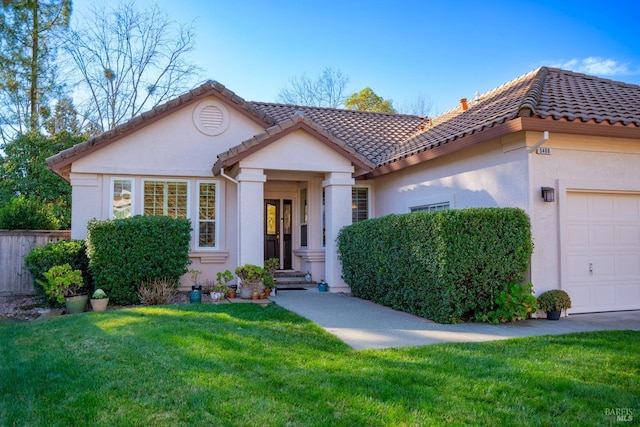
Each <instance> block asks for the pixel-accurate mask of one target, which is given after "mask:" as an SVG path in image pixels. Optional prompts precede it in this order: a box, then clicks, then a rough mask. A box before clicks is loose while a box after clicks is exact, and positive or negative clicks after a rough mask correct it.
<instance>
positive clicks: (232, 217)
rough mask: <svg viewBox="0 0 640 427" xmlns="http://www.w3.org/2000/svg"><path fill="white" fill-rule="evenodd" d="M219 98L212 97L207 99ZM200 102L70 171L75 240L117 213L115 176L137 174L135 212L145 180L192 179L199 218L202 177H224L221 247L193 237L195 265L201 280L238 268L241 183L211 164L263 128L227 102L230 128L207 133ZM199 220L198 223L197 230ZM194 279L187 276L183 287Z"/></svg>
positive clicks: (139, 207)
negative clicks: (217, 173)
mask: <svg viewBox="0 0 640 427" xmlns="http://www.w3.org/2000/svg"><path fill="white" fill-rule="evenodd" d="M210 101H214V102H215V101H216V100H215V98H214V97H210V98H208V99H206V100H203V101H201V102H210ZM198 105H200V103H195V104H192V105H189V106H187V107H185V108H183V109H180V110H178V111H176V112H174V113H173V114H171V115H170V116H168V117H165V118H164V119H162V120H159V121H157V122H154V123H152V124H150V125H148V126H147V127H145V128H142V129H139V130H138V131H137V132H135V133H133V134H130V135H127V136H125V137H123V138H121V139H120V140H118V141H115V142H113V143H112V144H110V145H108V146H105V147H103V148H101V149H100V150H99V151H97V152H95V153H92V154H89V155H87V156H85V157H83V158H81V159H79V160H77V161H75V162H74V163H73V165H72V170H71V174H70V178H71V185H72V192H73V204H72V225H71V228H72V233H71V237H72V238H73V239H84V238H85V237H86V224H87V222H89V221H90V220H92V219H94V218H95V219H108V218H110V216H111V212H110V210H111V200H110V197H111V185H112V184H111V180H112V178H133V179H134V191H133V204H134V214H141V213H142V206H143V200H142V194H143V191H142V185H143V184H142V182H143V179H166V180H172V179H177V180H186V181H187V182H188V183H189V211H190V218H191V219H192V222H193V221H194V219H195V218H197V200H196V195H197V185H198V182H199V181H200V180H207V181H211V180H214V181H217V182H218V194H217V198H218V212H217V220H218V224H219V226H218V228H217V240H218V247H217V248H215V249H200V250H197V248H196V241H195V239H196V237H195V233H194V236H193V237H192V242H191V248H192V253H191V255H192V264H191V265H190V268H192V269H197V270H200V271H202V272H203V274H202V276H201V280H204V279H209V280H215V273H216V272H218V271H222V270H225V269H230V270H233V269H234V268H235V266H236V265H237V253H238V240H237V218H238V214H237V186H236V184H234V183H233V182H231V181H228V180H226V179H224V178H221V177H215V178H214V177H213V175H212V172H211V167H212V166H213V164H214V162H215V161H216V158H217V155H218V154H219V153H221V152H224V151H226V150H228V149H229V148H230V147H233V146H235V145H238V144H239V143H240V142H242V141H243V140H245V139H248V138H250V137H251V136H252V135H254V134H256V133H258V132H260V131H262V128H261V127H260V126H258V125H257V124H256V123H254V122H253V121H251V120H250V119H248V118H247V117H245V116H244V115H242V114H240V113H238V112H236V111H234V110H232V109H228V108H226V107H225V106H224V105H222V103H217V104H216V105H218V106H221V108H223V109H224V111H225V113H226V114H228V117H227V118H228V127H227V128H226V130H225V131H224V132H223V133H221V134H220V135H215V136H211V135H205V134H203V133H202V132H200V131H199V130H198V129H197V127H196V126H195V124H194V110H195V109H196V108H197V107H198ZM195 228H196V224H195V222H194V229H195ZM190 284H191V283H190V282H189V280H188V278H184V280H183V286H189V285H190Z"/></svg>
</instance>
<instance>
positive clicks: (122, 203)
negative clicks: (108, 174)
mask: <svg viewBox="0 0 640 427" xmlns="http://www.w3.org/2000/svg"><path fill="white" fill-rule="evenodd" d="M133 188H134V186H133V179H131V178H111V218H113V219H123V218H131V217H132V216H133V212H134V211H133Z"/></svg>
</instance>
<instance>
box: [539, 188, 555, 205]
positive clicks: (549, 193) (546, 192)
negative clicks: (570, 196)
mask: <svg viewBox="0 0 640 427" xmlns="http://www.w3.org/2000/svg"><path fill="white" fill-rule="evenodd" d="M540 190H541V191H542V198H543V199H544V201H545V202H555V201H556V190H555V189H554V188H552V187H541V188H540Z"/></svg>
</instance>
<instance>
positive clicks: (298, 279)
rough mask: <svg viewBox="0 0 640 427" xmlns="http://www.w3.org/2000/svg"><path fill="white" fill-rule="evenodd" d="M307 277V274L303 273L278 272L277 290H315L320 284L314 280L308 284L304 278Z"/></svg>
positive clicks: (276, 276) (276, 274) (291, 271)
mask: <svg viewBox="0 0 640 427" xmlns="http://www.w3.org/2000/svg"><path fill="white" fill-rule="evenodd" d="M305 275H306V273H303V272H301V271H293V270H278V271H276V273H275V275H274V276H275V279H276V288H278V289H291V288H313V287H315V286H317V285H318V283H317V282H315V281H313V280H311V281H310V282H307V281H306V280H305V277H304V276H305Z"/></svg>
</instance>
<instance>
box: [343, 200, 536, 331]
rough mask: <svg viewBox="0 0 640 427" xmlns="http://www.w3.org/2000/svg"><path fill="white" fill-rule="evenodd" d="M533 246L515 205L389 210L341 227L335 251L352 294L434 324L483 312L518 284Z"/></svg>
mask: <svg viewBox="0 0 640 427" xmlns="http://www.w3.org/2000/svg"><path fill="white" fill-rule="evenodd" d="M532 250H533V243H532V239H531V226H530V222H529V218H528V216H527V215H526V214H525V213H524V212H523V211H522V210H520V209H515V208H482V209H463V210H447V211H440V212H429V213H412V214H404V215H388V216H385V217H382V218H376V219H371V220H367V221H362V222H358V223H355V224H353V225H351V226H348V227H345V228H344V229H342V231H341V232H340V234H339V236H338V251H339V256H340V260H341V263H342V272H343V278H344V280H345V282H346V283H347V284H348V285H349V286H351V291H352V292H353V294H354V295H355V296H358V297H361V298H365V299H369V300H371V301H374V302H377V303H380V304H384V305H388V306H391V307H393V308H395V309H399V310H404V311H407V312H409V313H413V314H416V315H419V316H422V317H426V318H428V319H431V320H434V321H437V322H441V323H455V322H459V321H462V320H467V319H470V318H474V317H475V316H476V314H478V313H480V314H483V313H487V312H488V311H490V310H492V309H493V308H494V304H495V299H496V297H497V295H499V293H500V291H501V290H502V289H503V288H504V286H505V284H507V283H511V282H519V281H522V280H523V279H524V275H525V273H526V271H527V270H528V268H529V258H530V256H531V252H532Z"/></svg>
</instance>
